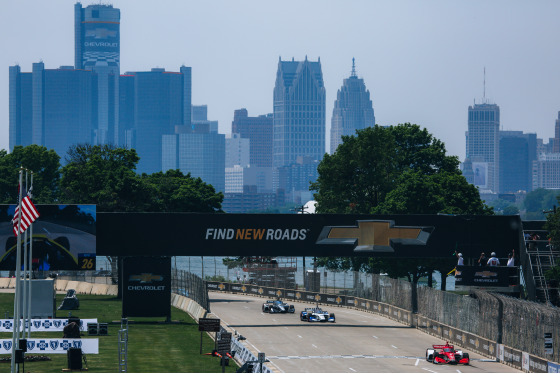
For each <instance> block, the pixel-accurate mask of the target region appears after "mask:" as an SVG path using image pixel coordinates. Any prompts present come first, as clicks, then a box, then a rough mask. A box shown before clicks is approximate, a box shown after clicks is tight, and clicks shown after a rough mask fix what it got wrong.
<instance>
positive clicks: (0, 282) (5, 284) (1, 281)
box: [0, 278, 11, 288]
mask: <svg viewBox="0 0 560 374" xmlns="http://www.w3.org/2000/svg"><path fill="white" fill-rule="evenodd" d="M10 279H11V278H0V288H10Z"/></svg>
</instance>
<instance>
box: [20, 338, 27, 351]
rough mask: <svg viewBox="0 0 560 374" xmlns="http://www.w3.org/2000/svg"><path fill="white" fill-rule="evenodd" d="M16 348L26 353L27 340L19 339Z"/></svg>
mask: <svg viewBox="0 0 560 374" xmlns="http://www.w3.org/2000/svg"><path fill="white" fill-rule="evenodd" d="M18 348H19V349H21V350H22V351H24V352H27V339H20V340H19V341H18Z"/></svg>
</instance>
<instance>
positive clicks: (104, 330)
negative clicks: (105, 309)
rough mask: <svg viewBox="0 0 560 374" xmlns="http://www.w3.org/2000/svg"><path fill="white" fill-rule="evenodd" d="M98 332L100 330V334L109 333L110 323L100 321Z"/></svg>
mask: <svg viewBox="0 0 560 374" xmlns="http://www.w3.org/2000/svg"><path fill="white" fill-rule="evenodd" d="M98 332H99V335H108V334H109V325H108V324H107V323H100V324H99V331H98Z"/></svg>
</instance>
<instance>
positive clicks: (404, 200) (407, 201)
mask: <svg viewBox="0 0 560 374" xmlns="http://www.w3.org/2000/svg"><path fill="white" fill-rule="evenodd" d="M372 212H373V213H377V214H437V213H444V214H491V212H492V209H491V208H489V207H488V206H486V205H484V204H483V202H482V201H481V200H480V197H479V194H478V190H477V189H476V187H475V186H473V185H472V184H469V183H468V182H467V180H466V179H465V178H464V177H463V176H462V175H459V174H457V173H450V172H448V171H440V172H438V173H437V174H428V175H426V174H423V173H422V172H420V171H406V172H404V173H403V174H401V176H400V177H399V179H398V181H397V183H396V186H395V188H394V189H393V190H391V191H390V192H389V193H388V194H387V196H386V198H385V201H383V202H382V203H381V204H379V205H378V206H377V207H375V208H374V209H373V210H372Z"/></svg>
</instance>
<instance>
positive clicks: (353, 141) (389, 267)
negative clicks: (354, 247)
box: [310, 123, 493, 282]
mask: <svg viewBox="0 0 560 374" xmlns="http://www.w3.org/2000/svg"><path fill="white" fill-rule="evenodd" d="M458 166H459V160H458V158H457V157H455V156H447V155H446V150H445V145H444V144H443V142H441V141H440V140H438V139H436V138H434V137H433V136H432V135H431V134H430V133H429V132H428V131H427V130H426V129H421V128H420V127H419V126H417V125H414V124H410V123H405V124H402V125H398V126H390V127H381V126H375V127H370V128H366V129H363V130H358V131H356V135H355V136H344V137H343V138H342V144H341V145H340V146H339V147H338V148H337V150H336V152H335V153H334V154H333V155H325V158H324V159H323V160H322V161H321V163H320V164H319V167H318V172H319V177H318V178H317V182H315V183H313V184H312V185H311V188H310V189H311V190H314V191H316V193H315V194H314V197H315V200H316V201H317V212H318V213H364V214H381V213H383V214H399V213H400V214H436V213H447V214H492V213H493V210H492V208H489V207H488V206H486V205H485V204H484V203H483V202H482V201H481V200H480V196H479V194H478V191H477V190H476V188H475V187H474V186H472V185H470V184H468V183H467V181H466V179H465V178H464V177H463V175H462V174H461V171H460V170H459V168H458ZM434 261H435V262H434ZM437 261H440V262H441V263H438V262H437ZM320 263H321V264H324V266H327V267H328V268H330V269H333V270H336V269H341V268H342V269H343V270H346V269H349V268H350V264H351V266H352V268H353V269H355V270H358V269H361V270H365V269H368V268H369V269H377V270H381V271H383V272H386V273H388V274H389V275H390V276H393V277H401V276H407V277H409V279H411V280H412V281H413V282H415V281H417V279H418V278H419V277H420V276H423V275H425V274H426V273H427V272H429V271H431V270H432V269H436V268H438V269H439V268H447V267H449V263H450V261H449V258H444V259H441V260H438V259H436V260H418V259H410V260H403V261H400V260H399V261H391V260H385V259H375V258H367V257H363V258H361V257H356V258H352V259H349V260H348V259H343V258H336V259H333V258H330V259H321V261H320ZM445 274H446V272H445ZM442 277H443V275H442Z"/></svg>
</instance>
